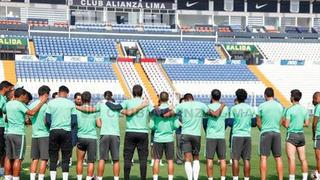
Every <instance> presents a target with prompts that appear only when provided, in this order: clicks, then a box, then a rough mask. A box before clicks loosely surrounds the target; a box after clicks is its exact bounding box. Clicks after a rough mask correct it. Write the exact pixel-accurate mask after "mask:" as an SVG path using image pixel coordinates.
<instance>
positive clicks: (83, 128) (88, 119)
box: [76, 105, 97, 139]
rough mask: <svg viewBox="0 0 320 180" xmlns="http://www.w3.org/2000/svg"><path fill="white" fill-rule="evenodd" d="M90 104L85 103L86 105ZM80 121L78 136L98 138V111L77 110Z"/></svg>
mask: <svg viewBox="0 0 320 180" xmlns="http://www.w3.org/2000/svg"><path fill="white" fill-rule="evenodd" d="M86 106H88V105H83V106H82V107H86ZM76 112H77V121H78V137H79V138H89V139H97V129H96V127H97V123H96V120H97V113H87V112H81V111H78V110H76Z"/></svg>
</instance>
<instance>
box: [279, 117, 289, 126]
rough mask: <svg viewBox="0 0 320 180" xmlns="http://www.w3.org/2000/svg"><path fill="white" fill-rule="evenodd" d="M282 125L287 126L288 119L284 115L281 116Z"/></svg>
mask: <svg viewBox="0 0 320 180" xmlns="http://www.w3.org/2000/svg"><path fill="white" fill-rule="evenodd" d="M281 124H282V126H283V127H285V128H288V127H289V124H290V121H289V120H288V119H286V118H285V117H283V118H282V123H281Z"/></svg>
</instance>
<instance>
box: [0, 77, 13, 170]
mask: <svg viewBox="0 0 320 180" xmlns="http://www.w3.org/2000/svg"><path fill="white" fill-rule="evenodd" d="M12 88H13V84H11V83H10V82H8V81H2V82H1V83H0V165H1V168H0V174H1V175H3V173H4V169H3V167H4V158H5V138H4V131H5V122H4V113H3V109H4V107H5V105H6V103H7V98H6V94H7V93H8V92H10V91H12Z"/></svg>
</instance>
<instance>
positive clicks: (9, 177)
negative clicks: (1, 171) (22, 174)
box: [4, 175, 12, 180]
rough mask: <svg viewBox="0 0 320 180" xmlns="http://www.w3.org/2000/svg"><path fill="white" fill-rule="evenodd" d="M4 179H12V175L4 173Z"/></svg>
mask: <svg viewBox="0 0 320 180" xmlns="http://www.w3.org/2000/svg"><path fill="white" fill-rule="evenodd" d="M4 179H5V180H12V176H11V175H6V176H4Z"/></svg>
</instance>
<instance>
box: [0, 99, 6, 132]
mask: <svg viewBox="0 0 320 180" xmlns="http://www.w3.org/2000/svg"><path fill="white" fill-rule="evenodd" d="M6 103H7V98H6V97H5V96H3V95H1V94H0V109H1V110H2V117H0V127H5V124H4V114H3V111H4V108H5V105H6Z"/></svg>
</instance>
